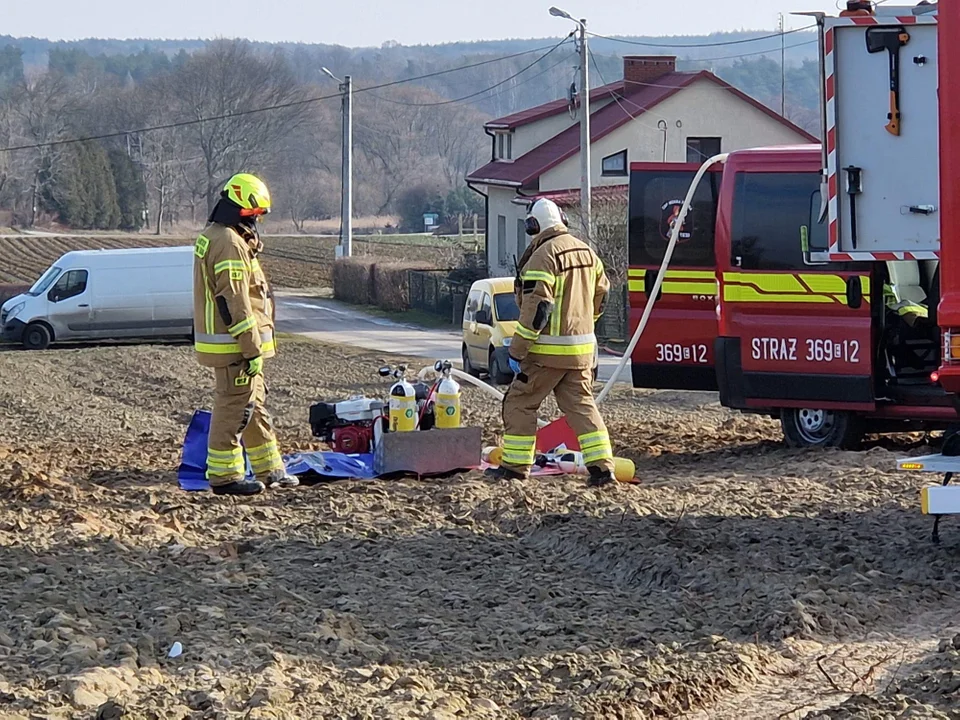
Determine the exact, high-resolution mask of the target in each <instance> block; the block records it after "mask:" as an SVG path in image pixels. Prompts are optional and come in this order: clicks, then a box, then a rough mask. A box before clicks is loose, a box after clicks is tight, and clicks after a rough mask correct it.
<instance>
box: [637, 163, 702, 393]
mask: <svg viewBox="0 0 960 720" xmlns="http://www.w3.org/2000/svg"><path fill="white" fill-rule="evenodd" d="M720 169H721V168H719V167H718V170H720ZM697 170H699V166H698V165H693V164H689V165H688V164H680V163H634V164H633V165H632V166H631V173H630V209H629V254H630V261H629V278H628V280H629V297H630V300H629V313H630V323H629V327H630V336H631V337H632V336H633V333H634V332H636V329H637V325H638V324H639V322H640V319H641V317H642V316H643V312H644V310H645V309H646V307H647V303H648V302H649V301H650V295H651V292H652V288H653V285H654V283H655V282H656V278H657V273H658V272H659V270H660V264H661V262H662V261H663V257H664V253H665V251H666V248H667V243H668V240H669V237H670V232H671V230H672V229H673V225H674V223H675V222H676V220H677V216H678V215H679V212H680V207H681V205H682V204H683V200H684V198H685V196H686V194H687V191H688V189H689V187H690V183H691V181H692V180H693V177H694V175H695V174H696V172H697ZM720 177H721V175H720V172H711V173H708V175H707V177H705V178H704V179H703V181H702V182H701V183H700V187H699V188H698V190H697V194H696V195H695V197H694V202H693V206H692V207H691V209H690V212H689V213H688V215H687V219H686V221H685V222H684V225H683V227H682V228H681V232H680V237H679V241H678V243H677V246H676V248H675V250H674V253H673V260H672V262H671V263H670V266H669V268H668V270H667V274H666V276H665V277H664V282H663V285H662V286H661V288H660V295H659V297H658V298H657V300H656V303H655V305H654V309H653V312H652V314H651V315H650V320H649V322H648V323H647V327H646V330H645V331H644V333H643V336H642V337H641V338H640V342H639V343H638V345H637V347H636V350H634V353H633V358H632V370H633V385H634V387H644V388H661V389H677V390H716V389H717V380H716V374H715V372H714V362H713V346H714V341H715V340H716V336H717V314H716V302H717V298H716V296H717V271H716V253H715V250H714V233H715V226H716V217H717V203H718V198H719V192H720Z"/></svg>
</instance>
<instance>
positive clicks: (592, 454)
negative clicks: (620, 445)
mask: <svg viewBox="0 0 960 720" xmlns="http://www.w3.org/2000/svg"><path fill="white" fill-rule="evenodd" d="M577 442H579V443H580V452H582V453H583V463H584V464H585V465H593V464H596V463H598V462H600V461H601V460H612V459H613V447H612V446H611V445H610V435H609V434H608V433H607V432H606V431H603V430H600V431H598V432H593V433H587V434H586V435H580V436H579V437H578V438H577Z"/></svg>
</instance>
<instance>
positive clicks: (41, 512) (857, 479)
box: [0, 341, 960, 720]
mask: <svg viewBox="0 0 960 720" xmlns="http://www.w3.org/2000/svg"><path fill="white" fill-rule="evenodd" d="M389 359H390V358H385V357H380V356H373V355H369V354H362V353H358V352H354V351H350V350H346V349H341V348H328V347H322V346H318V345H313V344H308V343H304V342H296V341H287V342H286V343H284V344H283V346H282V347H281V354H280V356H279V357H278V358H277V359H276V360H275V361H274V362H272V363H271V364H270V365H269V367H268V378H269V382H270V387H271V392H270V395H269V404H270V406H271V408H272V409H273V411H274V412H275V414H276V416H277V424H278V428H279V431H280V433H281V440H282V443H283V445H284V449H285V450H287V451H290V450H294V449H298V448H307V447H317V446H316V445H315V444H314V443H313V442H312V438H311V437H310V434H309V427H308V424H307V408H308V407H309V405H310V404H311V403H312V402H314V401H316V400H318V399H339V398H344V397H347V396H349V395H353V394H357V393H368V394H372V393H383V392H384V391H385V390H386V387H385V386H384V385H383V384H382V382H381V381H380V380H379V379H378V378H376V375H375V371H376V368H377V367H378V366H379V365H381V364H382V363H383V361H385V360H389ZM209 388H210V381H209V378H208V376H207V373H206V372H205V371H203V370H202V369H201V368H199V367H197V366H196V363H195V362H194V360H193V357H192V355H191V351H190V349H189V348H188V347H185V346H147V345H143V346H124V347H96V348H84V349H61V350H53V351H48V352H44V353H33V354H31V353H28V352H25V351H19V350H9V351H0V428H2V434H0V495H2V497H0V607H2V608H3V612H2V614H0V717H3V718H24V719H26V718H93V717H99V718H118V717H126V718H356V719H360V718H364V719H365V718H371V719H373V718H431V719H432V720H450V719H452V718H491V719H493V718H496V719H501V718H620V719H627V718H629V719H640V718H656V717H662V718H681V717H687V718H709V719H710V720H715V719H717V718H735V719H736V720H746V719H748V718H802V717H811V718H900V717H903V718H907V717H909V718H921V717H923V718H958V717H960V709H958V708H960V649H958V648H960V637H956V636H958V633H960V628H958V624H960V616H958V614H957V613H958V611H960V595H958V590H960V576H958V572H957V566H958V562H960V524H957V523H954V522H952V521H950V520H947V521H946V522H944V527H943V530H942V534H943V544H942V545H941V546H939V547H936V546H933V545H932V544H931V542H930V539H929V533H930V525H929V522H928V519H925V518H923V517H922V516H921V515H920V513H919V509H918V501H917V489H918V487H919V485H920V484H921V482H922V479H921V478H918V477H911V476H908V475H903V474H898V473H897V472H896V471H895V469H894V468H895V458H896V457H897V455H898V454H903V453H921V452H924V451H926V450H928V448H925V447H923V446H922V445H921V444H920V442H919V439H918V438H902V439H899V440H887V441H884V442H882V443H880V442H875V443H874V444H873V447H872V448H871V449H869V450H867V451H865V452H862V453H842V452H816V453H813V452H811V453H806V452H791V451H787V450H785V449H783V448H782V447H781V445H780V444H779V430H778V428H777V426H776V425H775V424H773V423H771V422H770V421H767V420H764V419H761V418H752V417H745V416H739V415H733V414H730V413H728V412H727V411H725V410H723V409H722V408H721V407H720V406H719V405H718V404H717V402H716V400H715V398H714V397H713V396H710V395H698V394H677V393H646V392H637V391H630V390H622V391H619V392H618V393H616V394H615V396H614V397H613V398H612V399H611V400H610V402H609V403H608V404H607V405H606V407H605V408H604V413H605V415H606V417H607V419H608V422H609V425H610V427H611V430H612V434H613V437H614V438H615V443H616V450H617V452H618V453H619V454H622V455H626V456H629V457H631V458H633V459H635V460H636V462H637V467H638V472H639V474H640V476H641V478H642V480H643V483H642V484H641V485H638V486H626V485H620V486H616V487H614V488H612V489H607V490H604V491H594V490H588V489H586V488H585V487H584V484H583V481H582V480H581V479H579V478H554V479H548V480H542V481H530V482H525V483H519V482H509V483H495V482H492V481H488V480H486V479H484V478H482V477H481V476H479V475H477V474H467V475H462V476H458V477H454V478H450V479H446V480H432V481H416V480H402V481H393V482H384V481H373V482H353V481H347V482H339V483H334V484H329V485H318V486H314V487H301V488H298V489H296V490H289V491H276V492H271V493H268V494H265V495H263V496H260V497H257V498H253V499H250V500H246V501H241V500H236V499H223V498H215V497H213V496H210V495H208V494H188V493H184V492H182V491H180V490H179V489H178V488H177V486H176V479H175V469H176V466H177V464H178V461H179V451H180V444H181V441H182V438H183V433H184V430H185V424H186V422H187V421H188V419H189V418H190V416H191V413H192V411H193V410H194V408H196V407H202V406H204V405H206V404H208V402H209V399H210V393H209ZM465 401H466V403H467V406H468V411H467V413H466V420H467V421H468V422H471V423H479V424H482V425H483V426H484V427H485V434H486V436H487V439H488V440H490V441H493V440H495V439H496V436H497V434H498V432H499V420H498V417H497V416H498V407H497V405H496V403H494V402H491V401H489V400H488V399H486V398H485V397H484V396H482V395H480V394H479V393H477V392H475V391H467V392H466V395H465ZM955 638H956V639H955ZM175 643H179V644H180V646H181V647H182V654H180V655H179V656H177V657H169V654H170V649H171V647H172V646H173V645H174V644H175Z"/></svg>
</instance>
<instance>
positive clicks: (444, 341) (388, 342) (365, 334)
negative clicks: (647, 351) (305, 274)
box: [277, 294, 632, 383]
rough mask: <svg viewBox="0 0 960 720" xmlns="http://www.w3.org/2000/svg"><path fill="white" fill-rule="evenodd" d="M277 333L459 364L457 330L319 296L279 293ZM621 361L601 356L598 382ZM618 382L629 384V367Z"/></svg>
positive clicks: (460, 342) (459, 341) (460, 340)
mask: <svg viewBox="0 0 960 720" xmlns="http://www.w3.org/2000/svg"><path fill="white" fill-rule="evenodd" d="M277 329H278V330H279V331H280V332H287V333H294V334H297V335H303V336H304V337H308V338H311V339H313V340H318V341H320V342H324V343H328V344H331V345H350V346H353V347H358V348H364V349H366V350H373V351H375V352H382V353H391V354H396V355H406V356H408V357H418V358H421V357H422V358H426V359H429V360H450V361H453V362H455V363H456V364H457V366H459V365H460V348H461V346H462V344H463V341H462V339H461V335H460V333H459V332H456V331H455V330H434V329H429V328H423V327H420V326H419V325H409V324H405V323H401V322H396V321H393V320H386V319H384V318H379V317H375V316H373V315H367V314H366V313H364V312H361V311H359V310H356V309H355V308H353V307H351V306H350V305H346V304H344V303H339V302H337V301H336V300H329V299H327V298H319V297H304V296H299V295H288V294H280V295H278V297H277ZM619 360H620V358H615V357H612V356H606V355H602V356H601V357H600V373H599V377H600V379H601V380H603V381H605V380H608V379H609V378H610V377H611V376H612V375H613V372H614V370H615V369H616V366H617V362H618V361H619ZM620 382H626V383H630V382H632V380H631V377H630V368H629V366H628V367H627V368H626V369H625V370H624V372H623V373H622V374H621V376H620Z"/></svg>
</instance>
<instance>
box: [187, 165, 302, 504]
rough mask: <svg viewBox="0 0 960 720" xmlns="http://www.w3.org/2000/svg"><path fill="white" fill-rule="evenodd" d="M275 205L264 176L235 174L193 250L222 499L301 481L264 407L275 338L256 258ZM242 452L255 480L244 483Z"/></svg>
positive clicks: (198, 331) (213, 459)
mask: <svg viewBox="0 0 960 720" xmlns="http://www.w3.org/2000/svg"><path fill="white" fill-rule="evenodd" d="M271 204H272V203H271V199H270V191H269V190H267V186H266V185H264V184H263V182H262V181H261V180H260V179H259V178H257V177H255V176H253V175H249V174H246V173H241V174H238V175H234V176H233V177H232V178H230V180H229V181H228V182H227V184H226V186H225V187H224V188H223V192H222V193H221V194H220V200H219V202H218V203H217V205H216V207H214V209H213V212H212V213H211V215H210V220H209V223H210V224H209V225H207V227H206V228H205V229H204V231H203V233H202V234H201V235H200V237H199V238H198V239H197V242H196V246H195V255H196V258H195V261H194V273H193V275H194V285H193V295H194V338H195V340H194V344H195V349H196V352H197V360H198V361H199V362H200V364H201V365H204V366H206V367H209V368H213V372H214V376H215V378H216V389H215V392H214V404H213V417H212V418H211V421H210V436H209V441H208V446H207V479H208V480H209V482H210V487H211V489H212V490H213V492H214V493H215V494H217V495H256V494H257V493H259V492H262V491H263V489H264V486H266V487H272V486H275V485H280V486H283V487H294V486H296V485H297V484H298V481H297V479H296V478H295V477H292V476H289V475H287V473H286V470H285V468H284V463H283V458H282V457H281V455H280V447H279V445H278V444H277V436H276V433H275V432H274V429H273V422H272V421H271V419H270V415H269V414H268V413H267V410H266V408H265V407H264V401H265V400H266V392H267V391H266V385H265V384H264V379H263V362H264V360H267V359H269V358H272V357H273V356H274V355H276V344H275V343H276V341H275V340H274V334H273V333H274V329H273V328H274V303H273V294H272V293H271V292H270V288H269V286H268V285H267V278H266V276H265V275H264V274H263V269H262V268H261V267H260V261H259V260H258V258H257V256H258V255H259V253H260V251H261V250H262V248H263V245H262V243H261V241H260V234H259V233H258V232H257V222H259V221H260V220H262V219H263V217H264V215H266V214H267V213H268V212H270V207H271ZM241 441H242V443H243V445H241ZM244 449H246V454H247V457H248V458H249V460H250V465H251V466H252V468H253V472H254V474H255V475H256V479H254V480H247V479H246V463H245V461H244Z"/></svg>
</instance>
